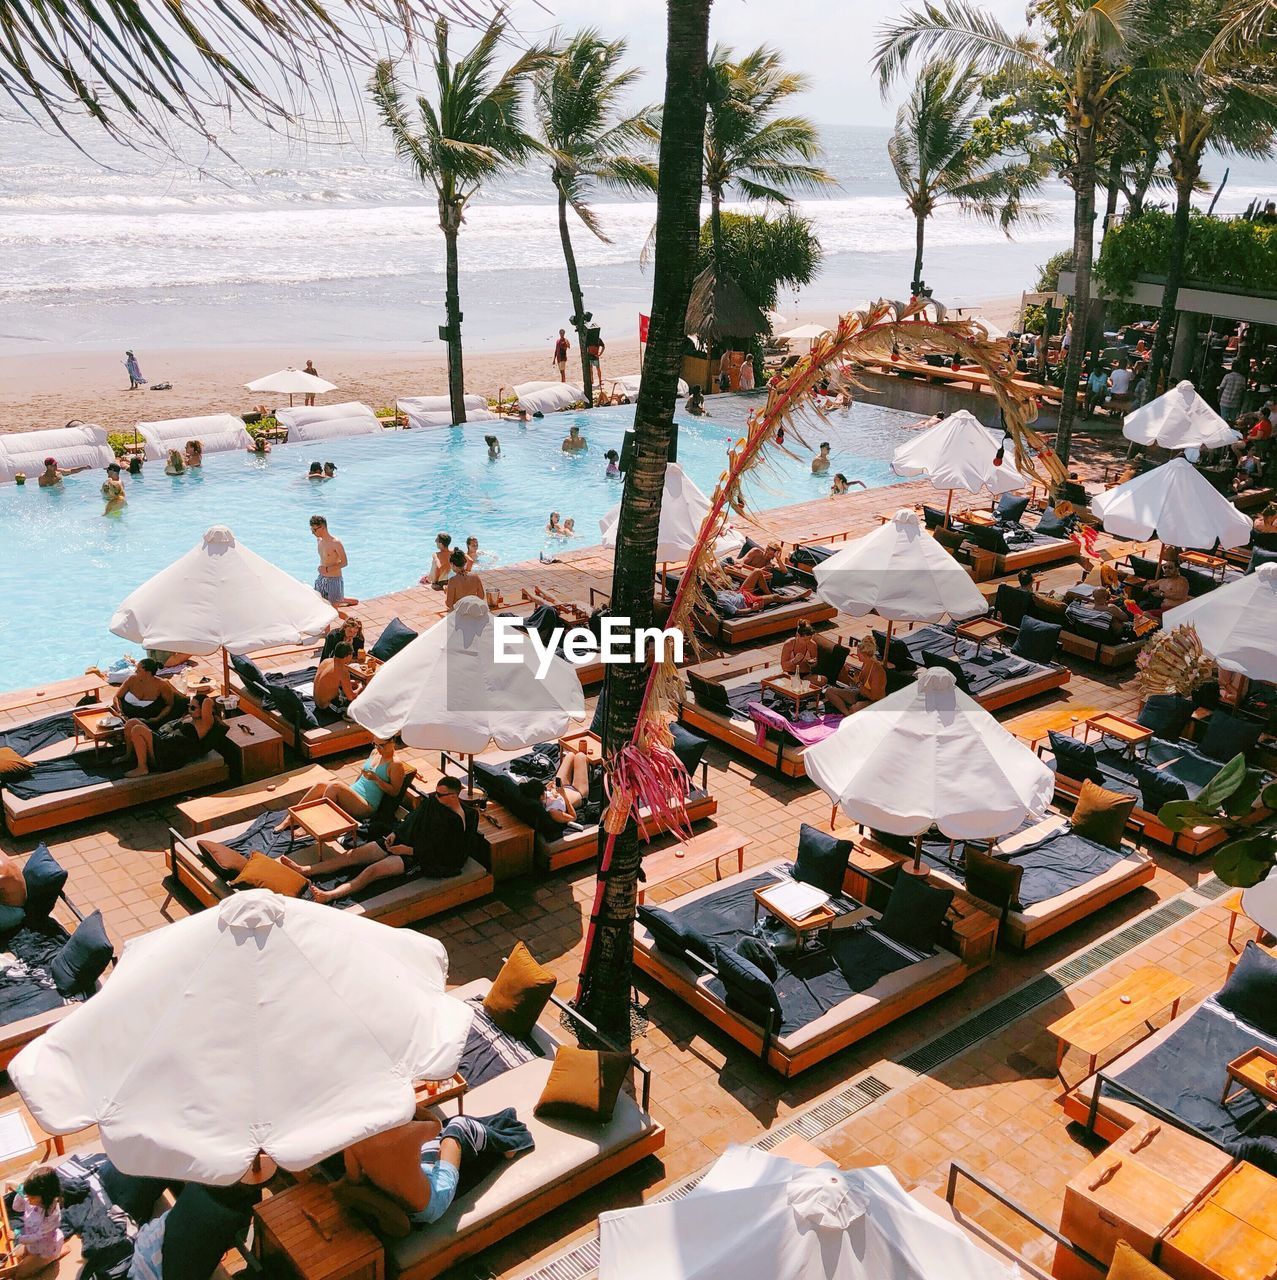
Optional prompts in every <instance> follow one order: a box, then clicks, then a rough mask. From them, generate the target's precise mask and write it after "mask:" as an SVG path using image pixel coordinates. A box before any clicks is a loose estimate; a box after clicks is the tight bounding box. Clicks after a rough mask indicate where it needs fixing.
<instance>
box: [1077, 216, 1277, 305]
mask: <svg viewBox="0 0 1277 1280" xmlns="http://www.w3.org/2000/svg"><path fill="white" fill-rule="evenodd" d="M1173 221H1174V219H1173V215H1172V214H1170V213H1167V212H1164V211H1163V210H1160V209H1154V210H1149V211H1148V212H1146V213H1143V214H1141V215H1140V216H1139V217H1138V218H1132V219H1129V220H1127V221H1125V222H1120V223H1118V224H1117V225H1116V226H1114V227H1110V228H1109V231H1108V234H1107V235H1106V236H1105V237H1104V247H1103V249H1102V250H1101V252H1100V258H1099V261H1098V262H1097V263H1096V264H1095V275H1096V279H1097V280H1098V282H1099V284H1100V287H1101V288H1102V289H1103V291H1104V292H1105V293H1107V294H1109V295H1110V296H1111V297H1115V298H1125V297H1127V296H1129V294H1130V292H1131V289H1132V287H1133V286H1134V284H1135V282H1136V280H1137V279H1141V278H1143V279H1148V278H1152V279H1160V278H1162V277H1164V276H1165V275H1166V264H1167V262H1168V261H1169V260H1170V249H1171V234H1172V224H1173ZM1184 284H1186V285H1196V286H1200V287H1202V288H1208V289H1209V288H1231V289H1245V290H1247V291H1248V292H1252V293H1277V227H1273V226H1265V225H1263V224H1261V223H1258V222H1248V221H1247V220H1246V219H1244V218H1228V219H1225V218H1208V217H1206V215H1205V214H1200V213H1195V214H1193V216H1192V223H1191V225H1190V228H1189V237H1188V252H1187V255H1186V258H1185V262H1184Z"/></svg>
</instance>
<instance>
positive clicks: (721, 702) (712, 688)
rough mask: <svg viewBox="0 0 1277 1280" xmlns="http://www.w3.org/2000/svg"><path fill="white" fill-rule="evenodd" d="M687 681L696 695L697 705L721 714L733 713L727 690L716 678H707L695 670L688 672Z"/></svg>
mask: <svg viewBox="0 0 1277 1280" xmlns="http://www.w3.org/2000/svg"><path fill="white" fill-rule="evenodd" d="M687 683H688V685H689V686H690V687H691V690H692V692H693V693H694V694H695V695H696V705H697V706H698V707H704V708H705V710H706V711H716V712H718V713H719V714H720V715H725V716H727V715H731V713H732V706H731V703H730V702H728V700H727V690H726V689H725V688H724V687H723V686H722V685H721V684H719V683H718V682H717V681H715V680H706V679H705V677H704V676H702V675H698V674H697V673H696V672H695V671H689V672H688V673H687Z"/></svg>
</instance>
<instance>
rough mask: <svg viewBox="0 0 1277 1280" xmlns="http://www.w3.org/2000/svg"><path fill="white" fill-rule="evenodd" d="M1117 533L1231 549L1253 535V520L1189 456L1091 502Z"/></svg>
mask: <svg viewBox="0 0 1277 1280" xmlns="http://www.w3.org/2000/svg"><path fill="white" fill-rule="evenodd" d="M1091 510H1092V512H1094V514H1095V515H1096V516H1098V517H1099V519H1100V520H1101V521H1102V522H1103V524H1104V530H1105V532H1106V533H1111V534H1112V535H1113V536H1114V537H1115V538H1139V539H1147V538H1152V537H1154V536H1156V537H1157V538H1159V539H1160V540H1161V541H1162V542H1166V543H1169V544H1170V545H1171V546H1173V547H1195V548H1197V549H1199V550H1202V551H1210V550H1211V549H1212V548H1213V547H1214V546H1215V544H1216V543H1218V544H1219V545H1220V546H1221V547H1223V548H1224V549H1225V550H1227V549H1228V548H1229V547H1243V546H1245V545H1246V543H1248V542H1249V541H1250V535H1251V531H1252V529H1253V527H1254V526H1253V524H1252V522H1251V519H1250V517H1249V516H1246V515H1243V514H1242V513H1241V512H1240V511H1238V510H1237V508H1236V507H1235V506H1233V504H1232V503H1231V502H1229V500H1228V499H1227V498H1225V497H1224V495H1223V494H1222V493H1220V492H1219V490H1217V489H1216V488H1215V486H1214V485H1213V484H1211V482H1210V481H1209V480H1207V479H1206V477H1205V476H1203V475H1202V474H1201V473H1200V472H1199V471H1198V470H1197V468H1196V467H1194V466H1193V464H1192V463H1191V462H1189V461H1188V460H1187V459H1185V458H1173V459H1172V460H1171V461H1170V462H1166V463H1163V464H1162V465H1161V466H1160V467H1154V468H1153V469H1152V471H1146V472H1144V474H1143V475H1142V476H1136V477H1135V479H1134V480H1128V481H1127V482H1126V483H1125V484H1119V485H1118V486H1117V487H1116V488H1113V489H1110V490H1108V492H1107V493H1102V494H1100V496H1099V497H1098V498H1095V499H1094V500H1093V501H1092V502H1091Z"/></svg>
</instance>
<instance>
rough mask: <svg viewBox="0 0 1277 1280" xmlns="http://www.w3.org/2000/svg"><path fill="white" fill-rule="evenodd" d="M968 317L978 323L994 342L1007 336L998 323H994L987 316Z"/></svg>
mask: <svg viewBox="0 0 1277 1280" xmlns="http://www.w3.org/2000/svg"><path fill="white" fill-rule="evenodd" d="M968 318H969V319H970V320H971V321H972V322H973V323H975V324H978V325H979V326H980V327H981V328H982V329H983V330H984V331H985V333H987V334H988V335H989V337H990V338H991V339H992V340H993V341H994V342H996V341H997V340H998V339H999V338H1005V337H1006V336H1007V331H1006V330H1005V329H1004V328H1003V327H1002V326H1001V325H1000V324H995V323H994V322H993V321H992V320H990V319H989V317H988V316H982V315H974V316H970V317H968Z"/></svg>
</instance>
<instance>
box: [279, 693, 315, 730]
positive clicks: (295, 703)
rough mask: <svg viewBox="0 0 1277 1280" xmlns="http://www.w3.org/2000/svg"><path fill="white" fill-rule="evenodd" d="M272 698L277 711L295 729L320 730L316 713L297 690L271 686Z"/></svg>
mask: <svg viewBox="0 0 1277 1280" xmlns="http://www.w3.org/2000/svg"><path fill="white" fill-rule="evenodd" d="M270 696H271V701H272V702H273V703H274V704H275V710H276V711H278V712H279V714H280V715H281V716H283V717H284V719H285V720H286V721H287V722H288V723H289V724H291V725H292V726H293V728H294V729H299V730H301V729H318V728H319V721H318V720H316V719H315V713H314V712H313V711H312V710H311V709H310V707H309V706H308V705H307V703H306V699H305V698H303V697H302V695H301V694H300V693H298V692H297V690H296V689H290V688H289V687H288V686H287V685H286V684H271V685H270Z"/></svg>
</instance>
